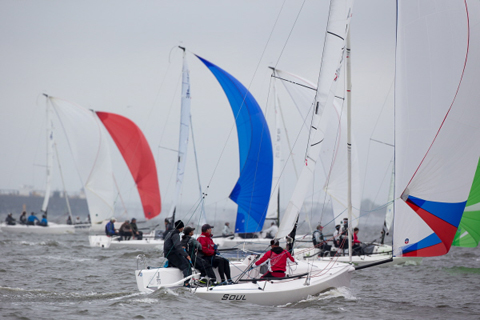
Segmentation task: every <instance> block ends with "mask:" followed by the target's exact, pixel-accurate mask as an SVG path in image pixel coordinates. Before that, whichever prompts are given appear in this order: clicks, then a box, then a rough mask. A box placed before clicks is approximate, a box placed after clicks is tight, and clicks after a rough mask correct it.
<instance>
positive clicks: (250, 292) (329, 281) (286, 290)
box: [195, 263, 354, 306]
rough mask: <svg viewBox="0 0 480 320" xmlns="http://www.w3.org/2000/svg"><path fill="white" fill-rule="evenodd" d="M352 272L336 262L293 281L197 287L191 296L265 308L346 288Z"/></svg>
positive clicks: (350, 267)
mask: <svg viewBox="0 0 480 320" xmlns="http://www.w3.org/2000/svg"><path fill="white" fill-rule="evenodd" d="M324 266H327V264H324ZM353 271H354V268H353V267H352V266H349V265H346V264H341V263H337V264H335V265H334V266H332V267H328V269H325V271H324V272H321V273H319V274H318V275H315V276H312V277H311V278H307V277H306V276H305V277H302V278H298V279H295V280H292V279H286V280H269V281H259V282H257V283H253V282H247V283H239V284H234V285H228V286H217V287H210V288H207V287H202V288H198V289H197V290H196V292H195V294H196V295H197V296H199V297H200V298H202V299H205V300H210V301H218V302H224V301H238V302H243V303H253V304H259V305H269V306H274V305H285V304H287V303H294V302H298V301H300V300H303V299H306V298H308V296H312V295H316V294H319V293H321V292H323V291H325V290H328V289H330V288H338V287H348V286H350V279H351V277H352V272H353ZM312 275H313V273H312Z"/></svg>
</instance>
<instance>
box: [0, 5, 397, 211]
mask: <svg viewBox="0 0 480 320" xmlns="http://www.w3.org/2000/svg"><path fill="white" fill-rule="evenodd" d="M328 5H329V1H326V0H315V1H305V2H303V1H280V0H263V1H225V0H219V1H128V0H115V1H11V0H3V1H1V2H0V39H1V41H0V75H1V76H0V81H1V82H0V110H1V111H0V112H1V116H0V130H1V134H0V146H1V148H0V177H1V179H0V188H1V189H18V188H19V187H20V186H21V185H32V186H33V187H34V188H35V189H43V188H45V168H44V167H43V166H44V165H45V163H46V156H45V146H46V138H45V132H46V128H45V99H44V98H43V97H42V96H41V94H42V93H48V94H50V95H52V96H55V97H59V98H62V99H65V100H68V101H71V102H74V103H76V104H79V105H82V106H84V107H87V108H91V109H95V110H99V111H107V112H114V113H118V114H121V115H123V116H126V117H128V118H130V119H131V120H133V121H134V122H135V123H136V124H137V125H138V126H139V127H140V128H141V129H142V130H143V132H144V134H145V135H146V137H147V140H148V141H149V142H150V145H151V148H152V151H153V153H154V155H155V158H156V161H157V169H158V175H159V183H160V189H161V194H162V200H163V210H164V211H163V212H165V210H168V208H169V206H170V202H171V199H172V196H173V194H172V192H173V189H174V181H175V178H174V175H173V173H174V171H175V165H176V154H175V153H174V152H172V151H168V150H166V149H163V148H170V149H177V145H178V130H179V128H178V127H179V110H180V94H179V93H180V79H181V58H182V53H181V51H180V50H178V49H176V46H178V45H182V46H185V47H186V48H187V49H188V50H189V51H190V52H193V53H195V54H198V55H200V56H202V57H203V58H205V59H207V60H209V61H211V62H213V63H215V64H217V65H218V66H220V67H221V68H223V69H225V70H226V71H227V72H229V73H231V74H232V75H233V76H234V77H236V78H237V79H238V80H239V81H240V82H242V83H243V84H244V85H245V86H246V87H248V88H250V90H251V92H252V93H253V95H254V96H255V98H256V99H257V101H258V103H259V104H260V106H261V107H262V109H263V110H265V113H266V115H267V121H270V120H271V119H272V112H271V111H272V107H271V94H269V93H270V74H271V72H270V70H269V69H268V66H276V67H277V68H279V69H282V70H285V71H289V72H292V73H295V74H298V75H300V76H302V77H304V78H307V79H309V80H311V81H313V82H316V81H317V78H318V72H319V66H320V59H321V53H322V48H323V39H324V32H325V26H326V21H327V15H328ZM395 10H396V8H395V1H385V0H375V1H374V0H362V1H357V2H356V3H355V5H354V9H353V18H352V24H351V38H352V57H353V58H352V61H353V62H352V63H353V66H352V68H353V71H352V73H353V75H352V77H353V107H354V120H353V121H354V135H355V139H356V142H357V145H358V146H359V151H358V152H359V158H360V164H361V175H362V181H363V180H364V179H365V177H366V181H367V182H366V183H365V184H364V190H363V191H362V193H363V195H364V197H365V198H370V199H374V200H376V201H377V202H378V203H381V202H383V201H386V199H385V196H386V189H387V188H388V181H386V182H385V181H384V180H382V179H384V177H385V174H386V171H387V170H388V164H389V162H390V159H391V152H392V150H391V149H392V148H391V147H388V146H386V145H381V144H378V143H372V142H369V139H370V138H374V139H377V140H381V141H384V142H387V143H393V138H392V137H393V135H392V126H393V124H392V114H393V111H392V101H393V100H392V97H393V96H392V92H391V90H392V84H393V74H394V49H395ZM297 17H298V19H297ZM188 61H189V65H190V76H191V95H192V121H193V126H194V130H195V131H194V132H195V140H196V143H197V151H198V160H199V167H200V175H201V179H202V184H203V188H204V189H205V188H206V186H207V185H209V189H208V197H207V199H206V201H207V202H206V203H207V205H209V206H210V207H209V208H213V207H214V206H215V205H216V210H224V209H223V208H225V207H228V206H229V207H234V206H233V204H232V203H231V201H229V200H227V197H228V195H229V193H230V191H231V189H232V188H233V186H234V185H235V183H236V180H237V178H238V174H239V168H238V151H237V145H236V134H235V132H234V133H233V134H230V132H231V130H232V129H233V130H234V129H235V124H234V118H233V115H232V112H231V109H230V107H229V105H228V101H227V99H226V97H225V95H224V93H223V91H222V89H221V87H220V86H219V84H218V83H217V82H216V80H215V78H214V77H213V75H212V74H211V73H210V71H208V69H206V68H205V67H204V65H203V64H202V63H201V62H200V61H199V60H198V59H197V58H195V57H194V56H193V55H192V54H189V55H188ZM280 89H282V88H280ZM280 89H279V91H282V90H280ZM281 94H282V93H281ZM282 108H283V112H284V113H285V115H286V121H287V127H288V128H287V129H288V130H289V134H291V137H290V138H291V139H294V137H295V136H296V135H297V133H298V130H299V128H300V127H301V121H300V117H299V115H298V114H296V110H295V108H294V107H293V105H291V102H289V101H288V96H287V95H286V94H285V93H283V97H282ZM382 110H383V111H382ZM57 139H58V148H59V153H60V160H61V165H62V167H63V172H64V175H65V180H66V185H67V190H68V191H69V192H77V191H78V190H79V189H80V188H81V185H80V180H79V179H78V176H77V175H76V171H75V169H74V168H73V167H72V166H73V161H72V159H71V157H70V155H69V153H68V149H67V147H66V144H65V141H62V137H59V134H57ZM114 149H115V148H114V146H113V142H112V150H114ZM223 149H224V151H223V155H222V156H221V157H220V155H221V154H222V150H223ZM284 149H286V145H285V146H284ZM304 149H305V143H302V144H300V142H299V145H298V149H296V151H295V155H296V161H297V163H299V164H298V166H301V162H302V157H303V152H304ZM192 151H193V150H192V149H190V150H189V154H188V164H187V173H186V177H185V183H184V189H183V193H182V198H181V203H182V204H184V205H191V204H193V203H195V201H196V200H197V198H198V185H197V179H196V172H195V164H194V162H193V152H192ZM115 152H116V151H115ZM112 158H114V171H115V174H116V176H117V181H118V183H119V187H120V189H121V190H122V194H123V196H124V200H125V201H127V202H138V194H137V193H136V192H135V189H134V186H133V181H132V180H131V178H130V176H129V174H128V172H127V170H126V168H125V165H124V164H123V160H122V159H121V157H120V154H119V153H118V152H117V153H114V155H113V156H112ZM217 162H218V167H215V165H216V164H217ZM215 168H216V169H215ZM55 171H56V172H55V178H54V186H53V188H54V190H55V189H56V190H60V189H62V186H61V182H60V179H59V175H58V170H57V167H55ZM388 177H389V176H388ZM382 181H383V183H382ZM294 184H295V177H294V174H293V169H292V168H288V169H286V170H285V175H284V177H283V180H282V190H283V192H284V193H283V194H284V195H283V198H282V205H285V204H286V202H287V201H288V197H289V195H290V193H291V191H292V190H293V186H294ZM387 191H388V190H387ZM211 210H213V209H211Z"/></svg>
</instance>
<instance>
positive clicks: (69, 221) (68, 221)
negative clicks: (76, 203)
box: [67, 215, 72, 224]
mask: <svg viewBox="0 0 480 320" xmlns="http://www.w3.org/2000/svg"><path fill="white" fill-rule="evenodd" d="M67 224H72V218H71V217H70V215H69V216H68V218H67Z"/></svg>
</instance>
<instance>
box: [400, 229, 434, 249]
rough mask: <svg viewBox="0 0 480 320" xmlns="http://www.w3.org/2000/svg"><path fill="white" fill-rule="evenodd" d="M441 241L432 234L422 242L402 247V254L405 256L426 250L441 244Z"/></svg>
mask: <svg viewBox="0 0 480 320" xmlns="http://www.w3.org/2000/svg"><path fill="white" fill-rule="evenodd" d="M441 242H442V241H441V240H440V238H439V237H438V236H437V235H436V234H435V233H432V234H431V235H429V236H428V237H426V238H424V239H423V240H420V241H418V242H417V243H413V244H411V245H407V246H405V247H402V251H403V254H406V253H408V252H412V251H416V250H420V249H424V248H428V247H431V246H434V245H436V244H439V243H441Z"/></svg>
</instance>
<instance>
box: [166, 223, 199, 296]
mask: <svg viewBox="0 0 480 320" xmlns="http://www.w3.org/2000/svg"><path fill="white" fill-rule="evenodd" d="M184 227H185V225H184V224H183V222H182V220H178V221H175V229H173V230H172V231H170V232H169V233H168V234H167V236H166V237H165V242H164V243H163V255H164V256H165V258H167V259H168V265H169V266H172V267H175V268H179V269H180V270H182V272H183V276H184V277H185V278H186V277H188V276H190V275H191V274H192V269H191V268H190V263H191V261H192V260H191V258H190V256H189V255H188V253H187V252H186V251H185V250H184V249H183V247H182V244H181V242H180V232H182V231H183V229H184ZM184 286H185V287H190V285H189V282H188V281H185V283H184Z"/></svg>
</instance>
